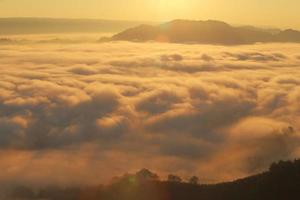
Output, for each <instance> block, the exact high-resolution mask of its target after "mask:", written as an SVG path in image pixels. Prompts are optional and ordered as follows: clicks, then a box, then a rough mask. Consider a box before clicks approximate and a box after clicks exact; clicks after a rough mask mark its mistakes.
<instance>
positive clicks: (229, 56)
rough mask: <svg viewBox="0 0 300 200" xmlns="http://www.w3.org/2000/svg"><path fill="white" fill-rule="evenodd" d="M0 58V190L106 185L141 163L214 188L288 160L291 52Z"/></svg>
mask: <svg viewBox="0 0 300 200" xmlns="http://www.w3.org/2000/svg"><path fill="white" fill-rule="evenodd" d="M0 50H1V54H0V57H1V60H2V61H1V64H0V74H1V77H0V153H1V156H0V169H1V171H2V172H4V173H1V175H0V182H10V181H21V182H31V183H44V184H47V183H60V184H71V183H80V182H81V183H96V182H98V181H99V182H108V181H109V180H110V178H111V177H113V176H115V175H120V174H122V173H124V172H127V171H133V170H137V169H139V168H143V167H147V168H150V169H153V170H155V171H157V172H158V174H161V175H162V176H165V175H166V174H167V173H178V174H180V175H182V176H184V177H185V176H186V177H187V176H189V175H191V174H196V175H198V176H199V177H201V178H202V180H203V181H204V182H205V181H206V182H215V181H223V180H231V179H235V178H238V177H241V176H246V175H249V174H253V173H257V172H259V171H261V170H264V169H266V167H267V166H268V165H269V164H270V163H271V162H273V161H276V160H278V159H288V158H293V157H296V156H299V148H297V146H298V144H299V129H300V125H299V124H300V117H299V113H300V106H299V100H300V92H299V91H300V82H299V81H298V77H300V71H299V66H300V60H299V58H298V57H299V53H298V52H299V50H300V49H299V46H297V45H293V44H264V45H260V44H257V45H252V46H238V47H224V46H209V45H178V44H157V43H145V44H141V43H140V44H136V43H127V42H113V43H101V44H98V43H89V44H85V45H81V44H68V45H64V46H61V45H60V44H57V43H47V44H32V45H22V44H19V45H18V44H15V45H7V44H5V45H1V46H0ZM220 169H222V170H220ZM95 177H98V178H97V179H95Z"/></svg>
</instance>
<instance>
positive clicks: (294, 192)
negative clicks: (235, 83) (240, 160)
mask: <svg viewBox="0 0 300 200" xmlns="http://www.w3.org/2000/svg"><path fill="white" fill-rule="evenodd" d="M220 170H222V169H220ZM191 180H192V179H191ZM194 180H197V179H194ZM299 186H300V160H296V161H294V162H291V161H287V162H283V161H281V162H279V163H274V164H272V166H271V167H270V170H269V171H267V172H265V173H262V174H258V175H255V176H251V177H248V178H245V179H240V180H237V181H234V182H228V183H221V184H216V185H201V184H200V185H198V184H196V182H192V181H191V183H182V182H181V180H180V178H178V177H176V176H169V181H159V180H158V177H157V175H155V174H153V173H151V172H150V171H149V170H145V169H144V170H141V171H140V172H138V173H137V174H135V175H125V176H124V177H122V178H121V179H119V180H118V181H116V182H115V183H113V184H112V185H110V186H97V187H82V188H79V187H73V188H71V187H70V188H67V187H64V188H59V187H47V188H44V189H40V190H36V189H35V190H33V189H30V188H28V187H22V186H20V187H17V188H15V189H14V191H13V192H12V195H11V196H12V197H13V199H30V200H38V199H48V200H80V199H84V200H98V199H101V200H298V199H300V189H299Z"/></svg>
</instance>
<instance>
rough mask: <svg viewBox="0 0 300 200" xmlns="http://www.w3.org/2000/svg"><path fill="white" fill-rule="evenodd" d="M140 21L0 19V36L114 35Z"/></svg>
mask: <svg viewBox="0 0 300 200" xmlns="http://www.w3.org/2000/svg"><path fill="white" fill-rule="evenodd" d="M141 23H150V24H151V22H141V21H118V20H98V19H54V18H0V35H6V34H47V33H49V34H51V33H100V32H109V33H116V32H119V31H122V30H124V29H127V28H129V27H133V26H137V25H139V24H141Z"/></svg>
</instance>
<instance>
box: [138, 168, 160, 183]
mask: <svg viewBox="0 0 300 200" xmlns="http://www.w3.org/2000/svg"><path fill="white" fill-rule="evenodd" d="M135 176H136V178H137V179H138V180H141V181H157V180H159V177H158V175H157V174H155V173H153V172H151V171H150V170H148V169H142V170H140V171H138V172H137V173H136V174H135Z"/></svg>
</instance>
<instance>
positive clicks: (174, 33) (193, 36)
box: [111, 20, 300, 45]
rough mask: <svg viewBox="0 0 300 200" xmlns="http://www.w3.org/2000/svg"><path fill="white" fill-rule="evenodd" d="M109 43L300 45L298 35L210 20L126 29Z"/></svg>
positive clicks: (172, 22) (291, 31)
mask: <svg viewBox="0 0 300 200" xmlns="http://www.w3.org/2000/svg"><path fill="white" fill-rule="evenodd" d="M111 40H126V41H136V42H145V41H158V42H171V43H201V44H225V45H235V44H251V43H256V42H300V32H299V31H296V30H285V31H281V30H275V29H274V30H270V29H261V28H255V27H251V26H241V27H234V26H231V25H229V24H227V23H225V22H221V21H213V20H208V21H190V20H174V21H171V22H168V23H164V24H161V25H158V26H152V25H140V26H137V27H134V28H130V29H127V30H125V31H123V32H120V33H118V34H116V35H114V36H113V37H112V38H111Z"/></svg>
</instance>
